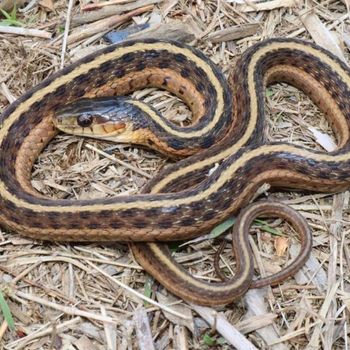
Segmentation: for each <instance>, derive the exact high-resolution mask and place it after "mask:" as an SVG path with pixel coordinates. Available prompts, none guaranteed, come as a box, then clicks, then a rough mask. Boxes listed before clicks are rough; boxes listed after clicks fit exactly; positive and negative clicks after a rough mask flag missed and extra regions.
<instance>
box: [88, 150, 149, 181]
mask: <svg viewBox="0 0 350 350" xmlns="http://www.w3.org/2000/svg"><path fill="white" fill-rule="evenodd" d="M85 147H86V148H88V149H91V150H93V151H95V152H96V153H98V154H100V155H101V156H104V157H106V158H107V159H109V160H111V161H113V162H115V163H117V164H120V165H122V166H124V167H125V168H128V169H129V170H132V171H134V172H135V173H138V174H140V175H142V176H144V177H147V178H148V179H152V177H153V176H152V175H150V174H148V173H146V172H144V171H143V170H141V169H139V168H136V167H134V166H132V165H130V164H129V163H126V162H123V161H122V160H120V159H117V158H115V157H113V156H111V155H109V154H108V153H106V152H103V151H101V150H99V149H98V148H96V147H94V146H91V145H89V144H87V145H86V146H85Z"/></svg>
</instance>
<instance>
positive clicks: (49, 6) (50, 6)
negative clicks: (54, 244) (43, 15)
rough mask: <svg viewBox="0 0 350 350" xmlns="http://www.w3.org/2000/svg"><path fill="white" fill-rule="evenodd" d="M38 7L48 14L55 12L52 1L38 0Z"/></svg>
mask: <svg viewBox="0 0 350 350" xmlns="http://www.w3.org/2000/svg"><path fill="white" fill-rule="evenodd" d="M39 5H40V6H41V7H42V8H43V9H44V10H46V11H48V12H52V11H55V6H54V4H53V1H52V0H40V1H39Z"/></svg>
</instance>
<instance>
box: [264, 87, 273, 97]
mask: <svg viewBox="0 0 350 350" xmlns="http://www.w3.org/2000/svg"><path fill="white" fill-rule="evenodd" d="M265 94H266V97H271V96H272V95H273V90H271V89H266V92H265Z"/></svg>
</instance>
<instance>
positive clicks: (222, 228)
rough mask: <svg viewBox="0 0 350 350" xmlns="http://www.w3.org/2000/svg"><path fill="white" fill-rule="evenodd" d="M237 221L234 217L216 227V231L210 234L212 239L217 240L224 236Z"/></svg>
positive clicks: (213, 230)
mask: <svg viewBox="0 0 350 350" xmlns="http://www.w3.org/2000/svg"><path fill="white" fill-rule="evenodd" d="M235 221H236V219H235V218H234V217H231V218H229V219H227V220H226V221H224V222H222V223H221V224H220V225H218V226H216V227H215V228H214V229H212V230H211V232H210V233H209V237H210V238H216V237H218V236H220V235H221V234H223V233H224V232H225V231H227V230H228V229H229V228H230V227H232V226H233V225H234V223H235Z"/></svg>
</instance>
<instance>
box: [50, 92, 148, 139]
mask: <svg viewBox="0 0 350 350" xmlns="http://www.w3.org/2000/svg"><path fill="white" fill-rule="evenodd" d="M132 101H133V100H131V99H129V98H126V97H98V98H83V99H80V100H77V101H74V102H72V103H69V104H67V105H65V106H64V107H62V108H61V109H59V110H58V111H57V112H56V113H55V115H54V118H53V121H54V124H55V126H56V127H57V128H58V129H59V130H61V131H63V132H65V133H68V134H73V135H78V136H87V137H93V138H97V139H103V140H108V141H113V142H119V143H132V144H139V145H147V144H148V140H147V132H146V131H147V124H148V121H147V118H146V117H145V115H144V113H142V111H141V110H140V109H139V108H137V107H136V106H135V105H134V104H133V102H132Z"/></svg>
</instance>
